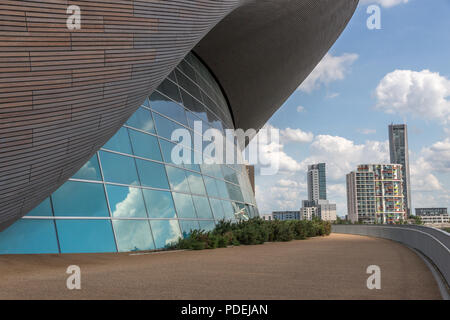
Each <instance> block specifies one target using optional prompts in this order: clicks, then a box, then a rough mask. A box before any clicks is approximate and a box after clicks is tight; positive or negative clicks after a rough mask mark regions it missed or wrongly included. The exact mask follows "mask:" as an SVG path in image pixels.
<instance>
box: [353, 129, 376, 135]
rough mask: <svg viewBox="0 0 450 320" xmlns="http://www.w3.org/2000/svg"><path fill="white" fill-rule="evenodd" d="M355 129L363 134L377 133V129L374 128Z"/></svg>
mask: <svg viewBox="0 0 450 320" xmlns="http://www.w3.org/2000/svg"><path fill="white" fill-rule="evenodd" d="M357 131H358V132H359V133H361V134H365V135H369V134H375V133H377V130H375V129H358V130H357Z"/></svg>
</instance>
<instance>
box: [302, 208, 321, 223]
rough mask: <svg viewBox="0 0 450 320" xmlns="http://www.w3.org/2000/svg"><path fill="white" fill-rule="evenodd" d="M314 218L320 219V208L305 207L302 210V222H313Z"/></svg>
mask: <svg viewBox="0 0 450 320" xmlns="http://www.w3.org/2000/svg"><path fill="white" fill-rule="evenodd" d="M314 217H318V208H317V207H312V206H308V207H305V206H303V207H302V208H301V209H300V219H301V220H312V219H313V218H314Z"/></svg>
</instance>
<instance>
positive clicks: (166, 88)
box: [150, 79, 181, 106]
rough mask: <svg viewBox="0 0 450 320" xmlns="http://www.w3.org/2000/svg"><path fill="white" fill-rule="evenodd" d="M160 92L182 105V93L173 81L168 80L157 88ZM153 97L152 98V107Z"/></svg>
mask: <svg viewBox="0 0 450 320" xmlns="http://www.w3.org/2000/svg"><path fill="white" fill-rule="evenodd" d="M157 90H158V91H159V92H162V93H164V94H165V95H166V96H168V97H170V98H172V99H173V100H175V101H177V102H180V103H181V98H180V91H179V90H178V86H177V85H176V84H175V83H173V82H172V81H170V80H168V79H166V80H164V81H163V82H162V83H161V84H160V85H159V87H158V88H157ZM152 101H153V100H152V97H150V106H152Z"/></svg>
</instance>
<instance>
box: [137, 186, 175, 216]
mask: <svg viewBox="0 0 450 320" xmlns="http://www.w3.org/2000/svg"><path fill="white" fill-rule="evenodd" d="M142 192H143V193H144V199H145V203H146V204H147V211H148V216H149V217H150V218H176V217H177V214H176V212H175V206H174V204H173V199H172V193H170V192H169V191H159V190H149V189H142Z"/></svg>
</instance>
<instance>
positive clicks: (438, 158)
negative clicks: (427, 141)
mask: <svg viewBox="0 0 450 320" xmlns="http://www.w3.org/2000/svg"><path fill="white" fill-rule="evenodd" d="M421 155H422V156H423V157H424V159H426V161H427V162H428V163H430V167H431V166H432V168H433V169H434V170H436V171H439V172H450V138H446V139H445V140H443V141H438V142H436V143H434V144H433V145H431V146H430V147H427V148H423V149H422V151H421Z"/></svg>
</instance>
